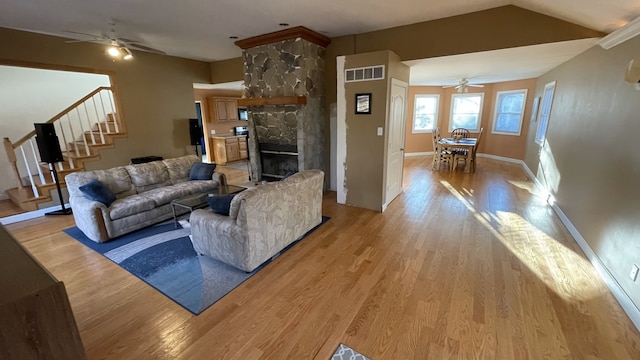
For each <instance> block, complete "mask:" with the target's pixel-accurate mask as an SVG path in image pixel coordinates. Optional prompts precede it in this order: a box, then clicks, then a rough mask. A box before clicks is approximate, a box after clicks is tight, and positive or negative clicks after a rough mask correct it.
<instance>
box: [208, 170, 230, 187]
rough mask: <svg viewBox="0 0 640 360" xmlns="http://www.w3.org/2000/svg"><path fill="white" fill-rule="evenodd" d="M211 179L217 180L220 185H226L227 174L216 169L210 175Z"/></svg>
mask: <svg viewBox="0 0 640 360" xmlns="http://www.w3.org/2000/svg"><path fill="white" fill-rule="evenodd" d="M211 180H215V181H217V182H218V184H220V186H224V185H227V176H226V175H225V174H223V173H221V172H218V171H215V172H214V173H213V175H211Z"/></svg>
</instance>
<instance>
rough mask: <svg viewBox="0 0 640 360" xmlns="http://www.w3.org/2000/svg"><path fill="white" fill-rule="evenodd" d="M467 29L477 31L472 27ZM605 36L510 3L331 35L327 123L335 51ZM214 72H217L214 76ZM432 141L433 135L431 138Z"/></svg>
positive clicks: (430, 52)
mask: <svg viewBox="0 0 640 360" xmlns="http://www.w3.org/2000/svg"><path fill="white" fill-rule="evenodd" d="M468 29H473V31H472V32H469V31H468ZM601 36H604V34H603V33H601V32H598V31H594V30H591V29H587V28H584V27H582V26H578V25H576V24H572V23H568V22H565V21H562V20H559V19H555V18H552V17H549V16H546V15H542V14H539V13H535V12H532V11H529V10H525V9H522V8H518V7H516V6H512V5H509V6H503V7H498V8H494V9H489V10H484V11H479V12H475V13H471V14H464V15H459V16H453V17H449V18H445V19H439V20H433V21H427V22H422V23H417V24H411V25H405V26H400V27H396V28H391V29H384V30H380V31H374V32H369V33H362V34H355V35H346V36H340V37H336V38H332V39H331V43H330V44H329V46H328V47H327V51H326V56H325V65H326V70H325V85H326V90H325V92H326V115H325V119H326V122H327V123H326V126H325V128H326V129H329V128H330V125H329V114H330V107H331V106H332V104H335V103H336V85H337V84H336V78H337V77H336V57H337V56H342V55H352V54H358V53H365V52H373V51H382V50H391V51H393V52H394V53H396V54H398V55H399V56H400V59H401V60H403V61H405V60H414V59H424V58H430V57H436V56H444V55H454V54H464V53H470V52H477V51H486V50H495V49H504V48H510V47H517V46H526V45H535V44H542V43H548V42H557V41H566V40H575V39H582V38H591V37H601ZM241 61H242V60H241V59H240V58H237V59H232V60H225V61H221V62H215V63H213V64H212V82H228V81H234V80H242V79H243V74H242V72H241V66H238V65H237V64H238V63H241ZM234 64H235V65H234ZM234 69H235V70H234ZM214 73H215V74H219V75H216V76H214V75H213V74H214ZM486 100H487V99H486V98H485V101H486ZM410 101H413V100H412V99H410ZM485 107H486V106H485ZM410 109H412V107H410ZM407 127H409V124H407ZM485 129H487V127H486V126H485ZM411 141H414V139H411ZM511 142H512V141H511V140H510V141H506V142H505V144H504V146H508V145H510V143H511ZM327 143H329V134H328V133H327ZM419 143H424V141H422V139H415V143H414V145H415V146H417V144H419ZM430 143H431V140H430V139H429V140H428V141H427V144H430ZM504 146H503V145H501V146H500V147H499V148H500V149H504V148H505V147H504ZM429 147H430V145H427V148H429ZM421 148H422V147H420V146H418V147H412V149H421ZM425 151H430V150H425ZM480 151H482V146H481V148H480ZM498 153H500V154H501V155H500V156H508V157H511V156H515V157H516V158H522V148H518V149H514V150H513V151H507V152H504V151H502V150H500V151H498ZM512 153H513V154H512ZM330 156H335V154H328V153H327V154H326V161H325V162H326V163H327V164H328V163H329V162H330V160H329V158H330ZM327 176H330V174H327Z"/></svg>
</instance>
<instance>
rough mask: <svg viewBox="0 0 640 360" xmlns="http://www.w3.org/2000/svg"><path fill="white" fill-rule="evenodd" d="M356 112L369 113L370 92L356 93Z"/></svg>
mask: <svg viewBox="0 0 640 360" xmlns="http://www.w3.org/2000/svg"><path fill="white" fill-rule="evenodd" d="M356 114H371V93H363V94H356Z"/></svg>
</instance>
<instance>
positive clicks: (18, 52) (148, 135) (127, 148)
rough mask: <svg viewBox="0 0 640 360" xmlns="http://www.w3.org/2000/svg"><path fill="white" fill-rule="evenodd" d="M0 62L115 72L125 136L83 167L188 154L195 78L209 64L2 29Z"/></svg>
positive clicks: (203, 75)
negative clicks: (119, 56)
mask: <svg viewBox="0 0 640 360" xmlns="http://www.w3.org/2000/svg"><path fill="white" fill-rule="evenodd" d="M0 39H2V43H3V46H2V47H0V63H5V64H11V65H13V64H16V63H20V64H25V62H29V63H40V64H45V65H47V66H52V67H56V68H71V67H81V68H84V69H86V70H88V71H92V70H98V71H100V72H109V73H111V74H113V76H112V85H113V86H114V87H116V91H118V94H119V99H120V108H121V109H122V115H123V117H124V119H125V122H126V128H127V131H128V137H127V138H125V139H119V140H116V145H117V146H116V148H115V149H108V150H106V151H103V152H102V153H101V157H102V161H100V162H99V163H98V162H89V163H87V168H89V169H92V168H94V167H100V168H106V167H111V166H116V165H123V164H127V163H129V160H130V159H131V158H132V157H138V156H147V155H159V156H163V157H165V158H167V157H175V156H181V155H186V154H191V153H192V152H193V148H192V147H191V146H190V145H189V126H188V125H189V123H188V119H189V118H194V117H195V106H194V98H193V83H194V82H197V83H207V82H209V79H210V75H211V74H210V69H209V63H205V62H201V61H194V60H186V59H181V58H176V57H171V56H159V55H154V54H149V53H144V52H135V53H134V56H135V58H134V59H133V60H132V61H130V62H129V61H117V62H114V61H112V60H110V59H109V58H108V57H107V56H106V55H105V50H104V46H102V45H98V44H91V43H71V44H67V43H65V39H63V38H58V37H52V36H45V35H39V34H34V33H27V32H22V31H17V30H10V29H4V28H0Z"/></svg>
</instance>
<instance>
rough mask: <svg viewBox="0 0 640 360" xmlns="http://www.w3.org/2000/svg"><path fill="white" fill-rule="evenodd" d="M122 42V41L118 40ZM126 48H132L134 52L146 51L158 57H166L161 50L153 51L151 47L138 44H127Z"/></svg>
mask: <svg viewBox="0 0 640 360" xmlns="http://www.w3.org/2000/svg"><path fill="white" fill-rule="evenodd" d="M120 40H122V39H120ZM127 47H129V48H132V49H134V50H142V51H147V52H150V53H153V54H158V55H166V53H165V52H164V51H162V50H158V49H154V48H152V47H148V46H145V45H142V44H138V43H127Z"/></svg>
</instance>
